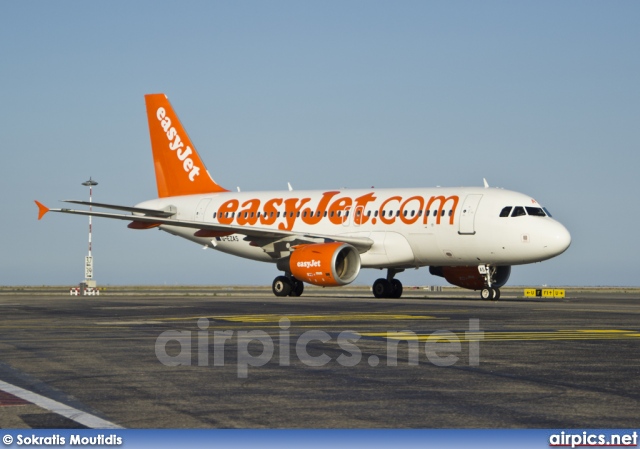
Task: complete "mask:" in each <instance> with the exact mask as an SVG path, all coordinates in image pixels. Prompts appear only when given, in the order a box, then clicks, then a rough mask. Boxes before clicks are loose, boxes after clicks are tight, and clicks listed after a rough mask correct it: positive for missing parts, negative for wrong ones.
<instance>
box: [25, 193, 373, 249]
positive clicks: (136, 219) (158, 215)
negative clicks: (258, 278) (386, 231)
mask: <svg viewBox="0 0 640 449" xmlns="http://www.w3.org/2000/svg"><path fill="white" fill-rule="evenodd" d="M66 202H68V203H76V204H85V205H89V204H91V205H92V206H95V207H104V208H109V209H114V210H123V211H128V212H132V214H116V213H109V212H96V211H88V210H75V209H66V208H60V209H50V208H48V207H47V206H45V205H44V204H42V203H40V202H38V201H36V202H35V203H36V204H37V205H38V209H39V214H38V220H40V219H42V217H43V216H44V214H46V213H47V212H60V213H65V214H76V215H91V216H93V217H103V218H112V219H115V220H125V221H131V222H132V223H131V225H134V226H130V227H133V228H138V229H148V228H153V227H157V226H161V225H166V226H177V227H182V228H192V229H197V230H199V231H201V232H200V234H201V236H203V237H204V236H208V235H209V236H214V235H215V233H220V234H221V235H231V234H242V235H246V236H248V237H250V240H255V241H256V242H257V241H261V242H269V241H271V242H273V241H278V240H281V239H284V238H293V239H295V240H297V241H302V242H305V241H307V242H310V243H311V242H314V241H317V240H318V239H321V240H323V241H328V242H333V241H336V242H344V243H348V244H350V245H352V246H353V247H355V248H356V249H357V250H358V252H360V253H364V252H366V251H368V250H369V248H371V246H372V245H373V240H371V239H369V238H367V237H352V236H340V235H327V234H313V233H303V232H295V231H284V230H280V229H268V228H259V227H255V226H251V227H248V226H238V225H225V224H218V223H205V222H202V221H189V220H179V219H176V218H168V217H167V215H169V216H172V215H175V212H171V211H163V210H155V209H143V208H137V207H128V206H118V205H111V204H105V203H93V202H92V203H89V202H85V201H75V200H69V201H66ZM133 214H135V215H133ZM206 231H210V234H207V232H206ZM195 235H197V233H196V234H195ZM260 246H262V244H261V245H260Z"/></svg>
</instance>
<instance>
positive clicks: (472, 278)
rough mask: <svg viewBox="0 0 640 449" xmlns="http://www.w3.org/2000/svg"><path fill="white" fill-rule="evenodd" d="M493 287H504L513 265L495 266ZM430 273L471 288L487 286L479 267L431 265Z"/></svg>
mask: <svg viewBox="0 0 640 449" xmlns="http://www.w3.org/2000/svg"><path fill="white" fill-rule="evenodd" d="M495 269H496V272H495V274H494V276H493V283H492V284H491V286H492V287H502V286H503V285H504V284H506V283H507V281H508V280H509V275H510V274H511V267H510V266H504V267H495ZM429 273H431V274H433V275H435V276H440V277H443V278H445V279H446V280H447V282H448V283H449V284H452V285H455V286H458V287H462V288H468V289H470V290H481V289H483V288H484V287H485V283H484V276H483V275H481V274H480V272H478V267H429Z"/></svg>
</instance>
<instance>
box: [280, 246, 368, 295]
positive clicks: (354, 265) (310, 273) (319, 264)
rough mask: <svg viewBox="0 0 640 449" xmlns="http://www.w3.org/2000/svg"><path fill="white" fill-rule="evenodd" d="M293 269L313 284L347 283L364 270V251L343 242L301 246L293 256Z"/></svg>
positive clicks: (290, 268)
mask: <svg viewBox="0 0 640 449" xmlns="http://www.w3.org/2000/svg"><path fill="white" fill-rule="evenodd" d="M289 270H290V271H291V274H292V275H293V276H294V277H295V278H296V279H299V280H301V281H304V282H308V283H309V284H313V285H320V286H322V287H336V286H339V285H346V284H350V283H351V282H353V281H354V280H355V278H356V277H357V276H358V273H360V254H358V251H357V250H356V249H355V248H354V247H353V246H351V245H349V244H347V243H341V242H332V243H313V244H309V245H299V246H296V247H295V250H294V251H293V253H291V256H289Z"/></svg>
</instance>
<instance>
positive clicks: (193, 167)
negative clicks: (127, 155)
mask: <svg viewBox="0 0 640 449" xmlns="http://www.w3.org/2000/svg"><path fill="white" fill-rule="evenodd" d="M144 99H145V102H146V105H147V119H148V120H149V135H150V136H151V151H152V152H153V165H154V167H155V170H156V183H157V185H158V196H159V197H160V198H164V197H168V196H179V195H194V194H199V193H211V192H226V191H227V190H226V189H224V188H222V187H220V186H219V185H218V184H216V182H215V181H214V180H213V178H211V175H209V172H208V171H207V169H206V167H205V166H204V163H203V162H202V159H200V155H198V152H197V151H196V148H195V147H194V146H193V143H191V139H189V136H188V135H187V132H186V131H185V129H184V128H183V127H182V124H181V123H180V120H179V119H178V116H177V115H176V113H175V112H174V110H173V108H172V107H171V103H169V100H168V99H167V96H166V95H165V94H149V95H145V96H144Z"/></svg>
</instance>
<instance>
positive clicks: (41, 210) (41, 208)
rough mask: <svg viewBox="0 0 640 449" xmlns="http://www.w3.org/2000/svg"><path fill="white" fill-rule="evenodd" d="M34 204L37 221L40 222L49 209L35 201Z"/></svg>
mask: <svg viewBox="0 0 640 449" xmlns="http://www.w3.org/2000/svg"><path fill="white" fill-rule="evenodd" d="M36 204H37V205H38V220H42V217H44V214H46V213H47V212H49V208H48V207H47V206H45V205H44V204H42V203H41V202H40V201H36Z"/></svg>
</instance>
